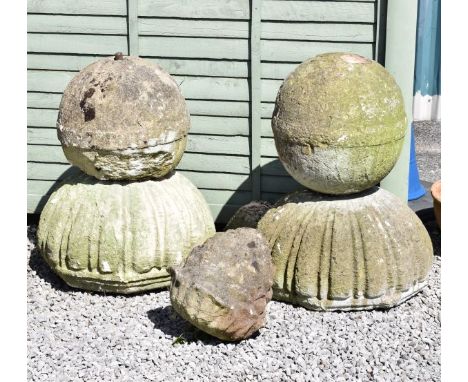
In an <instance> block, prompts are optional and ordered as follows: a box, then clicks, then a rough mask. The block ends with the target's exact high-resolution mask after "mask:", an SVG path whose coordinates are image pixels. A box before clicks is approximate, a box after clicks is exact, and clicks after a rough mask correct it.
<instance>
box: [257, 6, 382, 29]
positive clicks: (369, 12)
mask: <svg viewBox="0 0 468 382" xmlns="http://www.w3.org/2000/svg"><path fill="white" fill-rule="evenodd" d="M262 18H263V20H280V21H284V20H288V21H327V22H348V23H353V22H354V23H373V22H374V18H375V15H374V4H372V3H357V2H344V1H340V2H335V1H288V0H285V1H277V0H276V1H272V0H264V1H263V8H262Z"/></svg>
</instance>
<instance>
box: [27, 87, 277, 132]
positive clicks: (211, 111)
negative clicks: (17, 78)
mask: <svg viewBox="0 0 468 382" xmlns="http://www.w3.org/2000/svg"><path fill="white" fill-rule="evenodd" d="M61 99H62V93H41V92H28V107H30V108H37V109H58V107H59V105H60V100H61ZM186 102H187V107H188V109H189V112H190V114H191V115H206V116H209V115H212V116H228V117H248V116H249V103H248V102H232V101H211V100H210V101H204V100H186ZM265 105H270V104H265ZM270 116H271V113H270ZM247 133H248V131H247Z"/></svg>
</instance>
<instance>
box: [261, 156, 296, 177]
mask: <svg viewBox="0 0 468 382" xmlns="http://www.w3.org/2000/svg"><path fill="white" fill-rule="evenodd" d="M262 175H274V176H290V175H289V174H288V172H287V171H286V169H285V168H284V166H283V164H282V163H281V161H280V160H279V159H278V158H265V157H263V158H262Z"/></svg>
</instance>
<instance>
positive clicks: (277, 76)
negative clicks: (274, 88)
mask: <svg viewBox="0 0 468 382" xmlns="http://www.w3.org/2000/svg"><path fill="white" fill-rule="evenodd" d="M300 63H301V61H297V62H296V63H279V62H262V78H266V79H274V80H284V79H285V78H286V77H287V76H288V75H289V73H291V72H293V71H294V69H296V68H297V66H298V65H299V64H300Z"/></svg>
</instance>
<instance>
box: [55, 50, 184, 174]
mask: <svg viewBox="0 0 468 382" xmlns="http://www.w3.org/2000/svg"><path fill="white" fill-rule="evenodd" d="M189 129H190V115H189V112H188V110H187V106H186V103H185V99H184V97H183V96H182V94H181V92H180V90H179V87H178V85H177V83H176V82H175V81H174V79H173V78H172V77H171V76H170V75H169V73H167V72H166V71H164V70H163V69H162V68H161V67H160V66H158V65H156V64H154V63H152V62H150V61H147V60H144V59H141V58H139V57H132V56H124V55H123V54H122V52H117V53H116V54H115V56H113V57H108V58H104V59H101V60H99V61H96V62H94V63H92V64H91V65H89V66H87V67H86V68H84V69H83V70H81V71H80V72H79V73H78V74H77V75H76V76H75V77H74V78H73V79H72V80H71V81H70V83H69V84H68V86H67V87H66V89H65V91H64V93H63V97H62V101H61V103H60V110H59V115H58V119H57V135H58V138H59V140H60V142H61V143H62V147H63V151H64V153H65V156H66V157H67V159H68V160H69V161H70V163H71V164H73V165H75V166H78V167H79V168H80V169H81V170H82V171H84V172H86V173H87V174H88V175H92V176H94V177H96V178H98V179H115V180H136V179H143V178H159V177H162V176H164V175H166V174H167V173H169V172H170V171H171V170H172V169H174V168H175V167H176V166H177V164H178V163H179V161H180V159H181V157H182V154H183V152H184V150H185V146H186V142H187V134H188V131H189Z"/></svg>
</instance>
